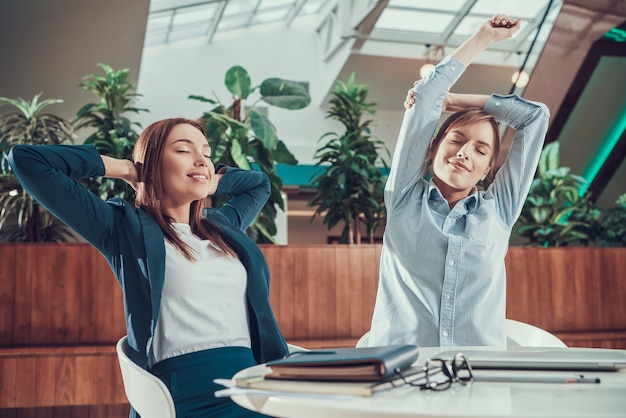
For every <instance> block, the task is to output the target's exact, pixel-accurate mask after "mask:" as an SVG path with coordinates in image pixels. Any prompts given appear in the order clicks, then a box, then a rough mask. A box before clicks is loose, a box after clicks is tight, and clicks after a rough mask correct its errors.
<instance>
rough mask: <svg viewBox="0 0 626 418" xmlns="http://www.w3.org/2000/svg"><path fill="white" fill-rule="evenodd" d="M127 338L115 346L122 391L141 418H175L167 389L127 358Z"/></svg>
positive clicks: (157, 379)
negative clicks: (122, 385)
mask: <svg viewBox="0 0 626 418" xmlns="http://www.w3.org/2000/svg"><path fill="white" fill-rule="evenodd" d="M127 338H128V337H127V336H124V337H122V338H121V339H120V340H119V341H118V342H117V345H116V347H115V348H116V350H117V359H118V361H119V363H120V369H121V371H122V380H123V381H124V391H125V392H126V397H127V398H128V401H129V402H130V405H131V406H132V407H133V408H134V409H135V411H137V412H138V413H139V415H141V418H175V417H176V410H175V409H174V401H173V400H172V395H171V394H170V391H169V389H168V388H167V386H165V383H163V382H162V381H161V380H160V379H159V378H158V377H156V376H154V375H153V374H151V373H149V372H148V371H147V370H144V369H142V368H141V367H139V366H138V365H136V364H135V363H133V361H132V360H131V359H130V358H129V357H128V340H127Z"/></svg>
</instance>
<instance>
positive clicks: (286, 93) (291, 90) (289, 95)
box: [261, 78, 311, 110]
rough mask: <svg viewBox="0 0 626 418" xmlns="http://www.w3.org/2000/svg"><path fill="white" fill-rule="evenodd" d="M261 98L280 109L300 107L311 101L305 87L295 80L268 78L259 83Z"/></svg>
mask: <svg viewBox="0 0 626 418" xmlns="http://www.w3.org/2000/svg"><path fill="white" fill-rule="evenodd" d="M261 99H262V100H263V101H265V102H266V103H269V104H271V105H272V106H276V107H280V108H282V109H291V110H295V109H302V108H304V107H307V106H308V105H309V103H311V97H310V96H309V93H307V91H306V89H305V88H304V87H303V86H302V85H301V84H299V83H296V82H295V81H289V80H284V79H282V78H268V79H267V80H265V81H263V83H262V84H261Z"/></svg>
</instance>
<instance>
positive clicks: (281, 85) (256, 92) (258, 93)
mask: <svg viewBox="0 0 626 418" xmlns="http://www.w3.org/2000/svg"><path fill="white" fill-rule="evenodd" d="M224 83H225V84H226V88H227V89H228V91H229V92H230V93H231V94H232V100H231V101H230V102H228V103H223V102H221V101H220V100H219V99H217V98H216V99H210V98H206V97H203V96H197V95H190V96H189V98H190V99H193V100H199V101H201V102H204V103H208V104H210V105H212V108H211V109H210V110H209V111H207V112H204V113H203V115H202V120H203V122H204V125H205V129H206V133H207V136H208V138H209V143H210V145H211V149H212V159H213V163H214V164H215V165H218V164H224V165H228V166H234V167H240V168H243V169H251V168H254V169H259V170H261V171H263V172H264V173H265V174H267V176H268V177H269V180H270V183H271V196H270V198H269V200H268V202H267V203H266V205H265V207H264V208H263V210H262V211H261V214H260V215H259V217H258V218H257V219H256V220H255V222H254V224H253V225H252V226H251V227H250V228H249V229H248V234H249V235H250V236H251V237H252V238H253V239H255V240H256V241H257V242H259V243H275V240H274V236H275V235H276V232H277V231H276V222H275V220H276V211H277V208H280V209H282V210H284V201H283V197H282V193H281V191H282V186H283V183H282V180H281V178H280V177H279V176H278V175H277V173H276V163H281V164H289V165H295V164H297V163H298V161H297V160H296V158H295V157H294V156H293V154H292V153H291V152H290V151H289V150H288V149H287V147H286V146H285V144H284V142H283V141H281V140H280V139H279V137H278V133H277V132H276V128H275V127H274V125H273V124H272V122H270V120H269V119H268V117H267V116H266V114H265V113H264V112H263V109H262V108H261V107H260V106H259V104H260V103H263V104H266V105H270V106H276V107H280V108H283V109H288V110H296V109H302V108H304V107H306V106H308V105H309V103H310V102H311V98H310V96H309V94H308V92H307V90H306V88H305V87H304V86H302V84H300V83H297V82H294V81H289V80H284V79H280V78H268V79H267V80H264V81H263V82H262V83H261V84H260V85H259V86H255V87H253V86H252V82H251V79H250V76H249V74H248V72H247V71H246V70H245V69H244V68H243V67H240V66H234V67H232V68H230V69H229V70H228V71H227V72H226V77H225V79H224ZM225 200H226V198H224V197H213V198H212V205H213V206H214V207H219V206H221V205H222V204H223V203H224V202H225Z"/></svg>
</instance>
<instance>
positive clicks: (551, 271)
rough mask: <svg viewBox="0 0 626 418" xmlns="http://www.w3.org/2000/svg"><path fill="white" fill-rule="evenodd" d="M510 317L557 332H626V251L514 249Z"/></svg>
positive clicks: (510, 259) (509, 270)
mask: <svg viewBox="0 0 626 418" xmlns="http://www.w3.org/2000/svg"><path fill="white" fill-rule="evenodd" d="M506 263H507V275H508V279H507V286H508V289H507V316H508V317H509V318H513V319H518V320H520V321H524V322H528V323H531V324H533V325H536V326H539V327H541V328H544V329H546V330H549V331H552V332H586V331H611V330H626V280H624V277H626V249H625V248H576V247H573V248H550V249H545V248H531V247H512V248H511V249H510V250H509V253H508V255H507V258H506Z"/></svg>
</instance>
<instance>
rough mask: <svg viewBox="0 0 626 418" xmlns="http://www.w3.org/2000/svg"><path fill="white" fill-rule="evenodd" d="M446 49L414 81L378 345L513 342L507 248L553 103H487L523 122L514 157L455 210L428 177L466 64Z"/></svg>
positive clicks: (399, 152)
mask: <svg viewBox="0 0 626 418" xmlns="http://www.w3.org/2000/svg"><path fill="white" fill-rule="evenodd" d="M464 70H465V67H464V66H463V64H461V63H460V62H459V61H457V60H455V59H454V58H451V57H447V58H445V59H444V60H443V61H442V62H441V63H440V64H439V65H438V66H437V67H436V69H435V71H434V72H433V73H432V74H431V75H430V76H428V77H427V78H425V79H422V80H420V82H419V83H418V84H417V86H415V105H414V106H413V107H412V108H411V109H408V110H407V111H406V112H405V116H404V120H403V122H402V127H401V129H400V133H399V136H398V143H397V144H396V149H395V152H394V157H393V162H392V165H391V173H390V175H389V179H388V180H387V185H386V188H385V205H386V207H387V226H386V230H385V234H384V244H383V250H382V255H381V262H380V281H379V285H378V294H377V297H376V306H375V309H374V316H373V318H372V326H371V333H370V338H369V345H371V346H374V345H385V344H398V343H411V344H417V345H418V346H421V347H428V346H468V345H470V346H471V345H494V346H504V345H506V336H505V333H504V319H505V303H506V273H505V267H504V257H505V255H506V252H507V250H508V244H509V237H510V235H511V229H512V228H513V225H514V223H515V221H516V220H517V218H518V217H519V214H520V212H521V210H522V206H523V204H524V201H525V199H526V196H527V194H528V190H529V188H530V184H531V182H532V180H533V177H534V173H535V169H536V167H537V163H538V161H539V155H540V153H541V150H542V145H543V141H544V138H545V134H546V131H547V129H548V120H549V116H550V115H549V111H548V108H547V107H546V106H545V105H543V104H541V103H535V102H530V101H527V100H525V99H522V98H521V97H519V96H516V95H510V96H500V95H492V96H491V97H490V98H489V99H488V100H487V104H486V105H485V108H484V110H485V111H487V112H488V113H489V114H491V115H493V116H494V117H495V118H496V119H497V120H498V121H499V122H503V123H506V124H507V125H509V126H511V127H512V128H514V129H515V136H514V138H513V142H512V145H511V149H510V150H509V153H508V156H507V159H506V162H505V163H504V165H503V166H502V167H501V168H500V169H499V170H498V173H497V174H496V177H495V180H494V182H493V183H492V184H491V185H490V186H489V188H488V189H487V190H486V191H484V192H483V191H476V192H474V193H473V194H471V195H470V196H468V197H466V198H465V199H463V200H461V201H459V202H458V203H457V204H456V205H455V206H454V207H453V209H452V210H451V209H450V208H449V206H448V204H447V202H446V201H445V199H444V198H443V197H442V195H441V193H440V192H439V190H438V189H437V187H436V186H435V185H434V184H433V183H432V181H431V182H429V181H427V180H426V179H425V178H424V176H425V174H426V173H425V170H426V167H425V159H426V155H427V152H428V147H429V143H430V140H431V138H432V137H433V135H434V132H435V129H436V128H437V124H438V122H439V119H440V116H441V109H442V102H443V98H444V96H445V94H446V92H447V91H449V90H450V88H451V87H452V85H453V84H454V83H455V82H456V81H457V80H458V78H459V77H460V76H461V74H462V73H463V72H464Z"/></svg>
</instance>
